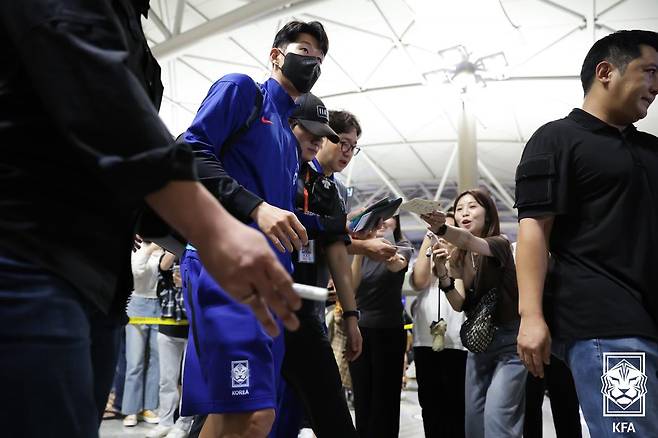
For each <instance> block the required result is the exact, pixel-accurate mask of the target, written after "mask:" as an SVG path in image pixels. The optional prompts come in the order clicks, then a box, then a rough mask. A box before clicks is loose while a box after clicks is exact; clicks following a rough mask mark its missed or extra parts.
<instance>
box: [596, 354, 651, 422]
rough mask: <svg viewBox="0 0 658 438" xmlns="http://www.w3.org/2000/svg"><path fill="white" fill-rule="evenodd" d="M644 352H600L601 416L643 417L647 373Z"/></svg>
mask: <svg viewBox="0 0 658 438" xmlns="http://www.w3.org/2000/svg"><path fill="white" fill-rule="evenodd" d="M644 360H645V357H644V353H636V352H634V353H603V375H602V376H601V383H602V386H601V393H602V394H603V416H604V417H644V416H645V397H646V393H647V376H646V374H645V368H644Z"/></svg>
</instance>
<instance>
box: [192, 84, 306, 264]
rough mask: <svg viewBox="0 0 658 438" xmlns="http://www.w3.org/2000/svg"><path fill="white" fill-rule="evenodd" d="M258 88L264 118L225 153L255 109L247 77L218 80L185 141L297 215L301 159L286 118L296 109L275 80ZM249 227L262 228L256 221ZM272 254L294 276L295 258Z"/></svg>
mask: <svg viewBox="0 0 658 438" xmlns="http://www.w3.org/2000/svg"><path fill="white" fill-rule="evenodd" d="M258 86H259V87H260V89H261V92H262V94H263V109H262V112H261V115H260V116H259V118H258V120H256V121H254V123H253V124H252V125H251V126H250V128H249V130H248V131H247V132H246V133H245V134H243V135H242V136H240V137H239V138H238V139H237V140H236V141H235V142H234V143H233V144H232V145H231V146H230V148H229V149H228V150H227V151H225V152H224V154H223V155H221V152H220V148H221V146H222V144H223V143H224V142H225V141H226V139H227V138H228V137H229V136H230V135H231V134H232V133H233V132H235V131H236V130H238V129H239V128H240V127H241V126H242V125H243V124H244V122H245V121H246V120H247V118H248V117H249V114H250V113H251V111H252V109H253V107H254V101H255V98H256V92H257V90H256V87H255V86H254V81H253V80H252V79H251V78H250V77H249V76H246V75H243V74H229V75H226V76H224V77H222V78H221V79H219V80H218V81H217V82H215V83H214V84H213V85H212V86H211V87H210V90H209V91H208V95H207V96H206V98H205V99H204V100H203V102H202V103H201V107H200V108H199V111H198V112H197V114H196V116H195V118H194V121H193V122H192V125H191V126H190V127H189V128H188V130H187V131H186V132H185V134H184V139H185V141H186V142H188V143H190V144H193V145H196V146H197V147H200V148H202V149H204V150H207V151H209V152H212V153H213V154H215V156H217V157H218V158H220V159H221V162H222V164H223V167H224V170H225V171H226V172H227V173H228V174H229V175H230V176H231V177H233V178H234V179H235V180H236V181H237V182H238V183H239V184H240V185H242V186H244V188H245V189H247V190H249V191H250V192H252V193H253V194H255V195H257V196H259V197H260V198H262V199H263V200H264V201H265V202H267V203H268V204H271V205H274V206H275V207H279V208H281V209H284V210H288V211H294V207H295V204H294V201H295V191H296V185H297V174H298V172H299V158H298V152H297V140H296V138H295V136H294V135H293V133H292V131H291V130H290V125H289V124H288V118H289V117H290V115H291V114H292V112H293V111H294V110H295V108H296V105H295V102H294V101H293V99H292V98H291V97H290V95H289V94H288V93H287V92H286V91H285V90H284V89H283V88H282V87H281V85H280V84H279V83H278V82H277V81H275V80H274V79H271V78H270V79H268V80H267V81H266V82H265V83H263V84H259V85H258ZM250 225H251V226H252V227H254V228H258V227H257V226H256V224H255V223H253V222H252V223H251V224H250ZM274 252H275V253H276V254H277V256H278V257H279V261H280V262H281V263H282V264H283V266H284V267H285V268H286V269H287V270H288V271H289V272H292V269H293V268H292V261H291V255H290V254H289V253H283V254H282V253H280V252H279V251H278V250H276V249H274Z"/></svg>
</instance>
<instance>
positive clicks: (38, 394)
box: [0, 250, 120, 438]
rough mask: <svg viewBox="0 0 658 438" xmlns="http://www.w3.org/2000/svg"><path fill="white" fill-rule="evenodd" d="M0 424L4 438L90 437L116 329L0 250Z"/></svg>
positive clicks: (109, 372) (64, 287) (49, 277)
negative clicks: (45, 437)
mask: <svg viewBox="0 0 658 438" xmlns="http://www.w3.org/2000/svg"><path fill="white" fill-rule="evenodd" d="M0 321H1V323H0V382H2V387H1V390H0V424H2V436H7V437H21V438H24V437H35V438H36V437H43V436H48V437H56V438H59V437H62V438H93V437H98V427H99V425H100V419H101V417H102V415H103V410H104V408H105V403H106V402H107V396H108V394H109V392H110V387H111V386H112V377H113V376H114V368H115V364H116V354H117V349H118V343H119V331H120V325H119V321H118V320H113V319H111V318H108V317H107V316H105V315H104V314H103V313H102V312H100V311H99V310H97V309H96V308H95V307H94V306H92V305H91V304H90V303H88V302H87V300H86V299H85V298H83V297H82V296H81V295H80V294H79V292H78V291H77V290H76V289H74V288H73V287H72V286H71V285H70V284H69V283H68V282H66V281H64V280H63V279H62V278H60V277H58V276H56V275H54V274H52V273H50V272H48V271H45V270H43V269H41V268H40V267H38V266H36V265H34V264H32V263H30V262H28V261H26V260H23V259H21V258H19V257H15V256H13V255H11V254H9V253H7V252H4V251H3V250H0Z"/></svg>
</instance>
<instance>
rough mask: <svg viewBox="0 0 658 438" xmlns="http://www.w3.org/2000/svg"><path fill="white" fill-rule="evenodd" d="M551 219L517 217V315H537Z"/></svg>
mask: <svg viewBox="0 0 658 438" xmlns="http://www.w3.org/2000/svg"><path fill="white" fill-rule="evenodd" d="M552 224H553V219H552V218H547V219H531V218H526V219H521V222H520V223H519V240H518V243H517V246H516V260H517V261H516V275H517V282H518V286H519V314H520V315H521V316H541V317H542V318H543V315H544V312H543V308H542V297H543V294H544V281H545V278H546V271H547V269H548V245H547V236H549V235H550V229H551V227H552Z"/></svg>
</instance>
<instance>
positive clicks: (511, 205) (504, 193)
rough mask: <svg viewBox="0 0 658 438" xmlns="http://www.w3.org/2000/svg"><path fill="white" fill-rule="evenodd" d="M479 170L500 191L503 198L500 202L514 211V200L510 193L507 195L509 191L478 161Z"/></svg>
mask: <svg viewBox="0 0 658 438" xmlns="http://www.w3.org/2000/svg"><path fill="white" fill-rule="evenodd" d="M478 168H479V169H480V172H482V174H483V175H484V176H486V177H487V179H488V180H489V181H491V184H493V186H494V187H496V189H497V190H498V192H499V194H500V196H501V198H500V200H501V201H502V202H503V203H504V204H505V205H506V206H507V207H508V208H509V209H510V210H512V211H514V199H513V198H512V197H511V196H510V194H509V193H507V189H505V186H503V185H502V184H501V183H500V181H498V179H497V178H496V177H495V176H494V175H493V173H491V172H490V171H489V169H488V168H487V166H485V165H484V163H483V162H482V161H481V160H478Z"/></svg>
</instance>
